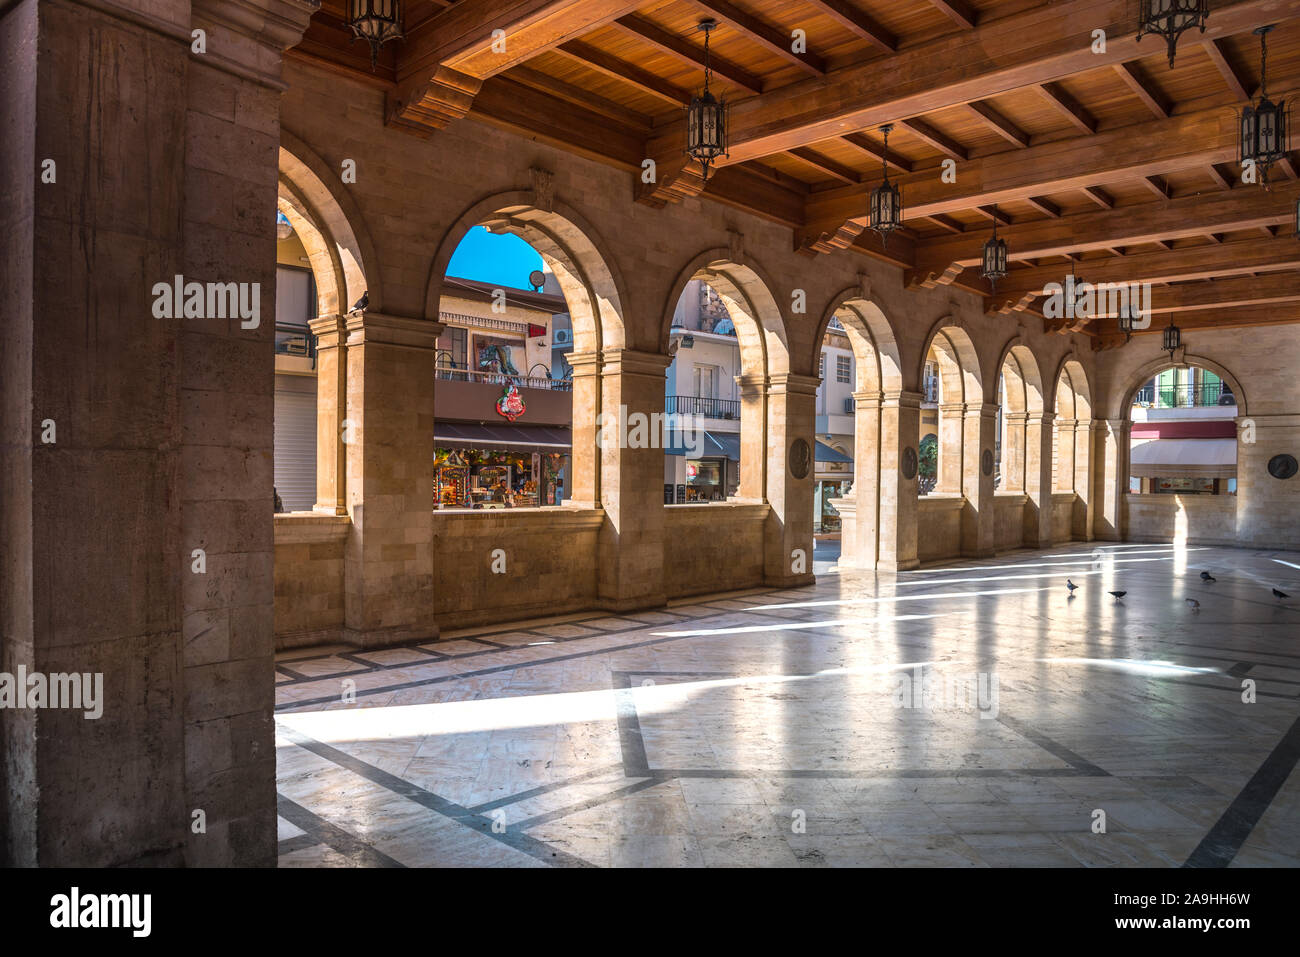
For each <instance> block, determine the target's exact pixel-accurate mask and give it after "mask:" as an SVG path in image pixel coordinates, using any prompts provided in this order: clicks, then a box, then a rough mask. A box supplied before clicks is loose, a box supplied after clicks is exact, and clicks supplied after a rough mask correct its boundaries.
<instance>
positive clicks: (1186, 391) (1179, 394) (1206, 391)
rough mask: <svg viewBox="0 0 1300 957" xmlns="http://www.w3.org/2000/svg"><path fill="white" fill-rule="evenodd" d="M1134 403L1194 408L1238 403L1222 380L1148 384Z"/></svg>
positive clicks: (1173, 407) (1135, 397)
mask: <svg viewBox="0 0 1300 957" xmlns="http://www.w3.org/2000/svg"><path fill="white" fill-rule="evenodd" d="M1133 404H1134V405H1141V406H1146V407H1148V408H1155V409H1194V408H1199V407H1202V406H1212V405H1236V404H1237V399H1236V397H1235V396H1234V395H1233V394H1232V393H1231V392H1230V391H1228V389H1226V388H1225V387H1224V385H1223V383H1222V382H1215V383H1210V384H1201V385H1179V386H1168V387H1165V386H1160V387H1157V386H1155V385H1146V386H1143V387H1142V388H1141V389H1138V392H1137V395H1136V396H1134V397H1133Z"/></svg>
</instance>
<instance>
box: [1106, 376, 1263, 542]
mask: <svg viewBox="0 0 1300 957" xmlns="http://www.w3.org/2000/svg"><path fill="white" fill-rule="evenodd" d="M1117 398H1118V403H1117V407H1116V408H1114V409H1113V412H1114V413H1115V415H1114V417H1115V418H1116V419H1120V420H1122V421H1123V422H1124V428H1123V430H1122V431H1121V432H1120V434H1119V436H1117V438H1118V439H1119V441H1118V442H1117V443H1116V444H1115V446H1114V447H1113V449H1112V450H1111V451H1110V452H1108V458H1109V457H1112V456H1113V457H1114V459H1115V461H1114V462H1108V463H1107V471H1108V473H1109V474H1110V475H1114V476H1115V478H1116V483H1115V484H1116V485H1117V486H1118V489H1119V492H1120V496H1119V497H1120V502H1119V503H1118V504H1119V509H1120V512H1119V514H1120V518H1121V521H1122V523H1123V524H1122V528H1123V533H1124V537H1125V538H1126V539H1129V540H1132V541H1161V542H1173V543H1175V544H1186V543H1192V542H1203V543H1209V544H1232V543H1234V542H1235V540H1236V534H1237V527H1236V525H1237V517H1238V515H1239V514H1240V510H1241V507H1242V501H1241V497H1239V494H1238V493H1239V491H1240V492H1241V493H1242V495H1244V494H1245V493H1246V492H1247V491H1248V489H1247V488H1244V487H1243V488H1239V486H1238V482H1237V470H1238V463H1239V462H1240V460H1241V458H1242V442H1249V441H1251V440H1253V439H1254V436H1253V435H1251V434H1249V430H1246V432H1245V434H1243V432H1242V430H1239V429H1238V421H1239V420H1241V419H1242V417H1243V416H1245V415H1246V397H1245V393H1244V392H1243V391H1242V388H1241V384H1240V382H1239V380H1238V379H1236V378H1235V377H1234V376H1233V375H1232V374H1231V373H1230V372H1229V371H1228V370H1227V369H1225V368H1223V367H1222V366H1221V365H1219V364H1218V363H1216V362H1214V361H1213V360H1211V359H1207V358H1205V357H1203V356H1191V355H1188V356H1185V357H1184V361H1183V362H1181V363H1175V362H1171V361H1170V360H1169V359H1167V358H1160V359H1155V360H1153V361H1151V362H1149V363H1147V364H1146V365H1144V366H1142V367H1141V368H1140V369H1138V370H1137V372H1136V373H1135V374H1134V375H1133V377H1132V378H1131V379H1130V380H1129V387H1128V388H1127V389H1126V390H1125V391H1124V392H1123V393H1122V394H1120V395H1118V397H1117ZM1245 421H1249V420H1245Z"/></svg>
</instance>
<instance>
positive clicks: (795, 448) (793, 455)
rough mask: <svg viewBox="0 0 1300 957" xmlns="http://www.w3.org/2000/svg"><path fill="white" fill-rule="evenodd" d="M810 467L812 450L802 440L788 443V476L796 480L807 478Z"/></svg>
mask: <svg viewBox="0 0 1300 957" xmlns="http://www.w3.org/2000/svg"><path fill="white" fill-rule="evenodd" d="M811 467H812V449H811V448H809V447H808V442H807V441H806V440H804V439H795V440H794V441H793V442H791V443H790V474H791V475H793V476H794V477H795V478H797V479H802V478H807V477H808V470H809V469H810V468H811Z"/></svg>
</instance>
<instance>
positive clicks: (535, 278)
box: [528, 269, 546, 292]
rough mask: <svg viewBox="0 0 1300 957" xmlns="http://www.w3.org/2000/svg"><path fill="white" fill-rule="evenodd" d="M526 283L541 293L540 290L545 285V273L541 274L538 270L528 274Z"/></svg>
mask: <svg viewBox="0 0 1300 957" xmlns="http://www.w3.org/2000/svg"><path fill="white" fill-rule="evenodd" d="M528 283H529V285H531V286H532V287H533V288H534V289H536V290H537V291H538V292H541V291H542V288H543V287H544V286H545V285H546V273H544V272H542V271H541V270H540V269H534V270H533V271H532V272H530V273H529V274H528Z"/></svg>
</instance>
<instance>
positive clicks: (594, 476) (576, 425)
mask: <svg viewBox="0 0 1300 957" xmlns="http://www.w3.org/2000/svg"><path fill="white" fill-rule="evenodd" d="M568 359H569V365H570V366H571V367H572V368H573V424H572V427H571V429H570V435H571V441H572V443H573V446H572V449H571V451H570V453H569V497H568V499H566V500H565V502H564V504H565V505H566V506H568V507H570V508H597V507H599V505H600V459H599V457H598V456H597V455H596V451H597V449H596V434H597V432H598V430H599V429H598V424H597V423H598V420H599V417H600V409H601V405H600V401H601V400H600V355H599V354H598V353H595V352H575V353H573V354H572V355H570V356H569V357H568ZM614 415H616V416H617V415H618V409H617V408H615V409H614Z"/></svg>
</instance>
